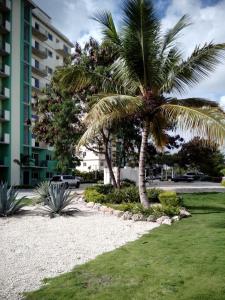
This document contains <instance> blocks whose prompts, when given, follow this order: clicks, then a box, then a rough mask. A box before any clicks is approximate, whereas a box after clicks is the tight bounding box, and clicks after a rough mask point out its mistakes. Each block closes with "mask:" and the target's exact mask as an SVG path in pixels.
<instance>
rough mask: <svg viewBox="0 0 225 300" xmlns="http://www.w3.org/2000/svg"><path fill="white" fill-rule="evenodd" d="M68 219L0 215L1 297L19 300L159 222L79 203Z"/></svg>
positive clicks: (131, 239)
mask: <svg viewBox="0 0 225 300" xmlns="http://www.w3.org/2000/svg"><path fill="white" fill-rule="evenodd" d="M75 206H76V207H77V208H79V209H80V212H79V213H77V214H75V215H74V216H73V217H56V218H53V219H50V218H49V217H47V216H41V215H23V216H16V217H11V218H8V219H4V218H0V299H1V300H3V299H4V300H5V299H8V300H15V299H22V296H21V293H22V292H23V291H30V290H34V289H37V288H39V287H40V285H41V280H42V279H43V278H46V277H53V276H56V275H58V274H60V273H62V272H68V271H70V270H71V269H72V268H73V267H74V266H75V265H78V264H82V263H84V262H86V261H88V260H90V259H93V258H95V257H96V256H97V255H99V254H101V253H103V252H107V251H111V250H113V249H115V248H117V247H120V246H121V245H124V244H125V243H127V242H129V241H133V240H135V239H137V238H138V237H139V236H141V235H142V234H144V233H146V232H148V231H149V230H151V229H153V228H155V227H157V226H159V225H158V224H156V223H149V222H133V221H124V220H121V219H119V218H117V217H115V216H112V215H104V214H102V213H100V212H97V211H93V210H88V209H87V208H86V207H85V206H84V205H83V204H82V203H76V204H75Z"/></svg>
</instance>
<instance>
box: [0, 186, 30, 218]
mask: <svg viewBox="0 0 225 300" xmlns="http://www.w3.org/2000/svg"><path fill="white" fill-rule="evenodd" d="M17 195H18V193H17V192H16V190H15V189H14V188H13V187H10V188H9V189H8V185H7V183H0V217H8V216H11V215H13V214H16V213H18V212H19V210H20V209H21V208H22V207H23V206H25V204H24V203H22V202H23V200H24V199H25V198H26V197H22V198H20V199H17Z"/></svg>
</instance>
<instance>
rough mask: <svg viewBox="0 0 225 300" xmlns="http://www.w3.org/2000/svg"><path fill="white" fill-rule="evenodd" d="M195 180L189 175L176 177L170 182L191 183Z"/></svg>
mask: <svg viewBox="0 0 225 300" xmlns="http://www.w3.org/2000/svg"><path fill="white" fill-rule="evenodd" d="M194 180H195V179H194V177H193V176H191V175H178V176H175V177H173V178H172V181H174V182H179V181H185V182H193V181H194Z"/></svg>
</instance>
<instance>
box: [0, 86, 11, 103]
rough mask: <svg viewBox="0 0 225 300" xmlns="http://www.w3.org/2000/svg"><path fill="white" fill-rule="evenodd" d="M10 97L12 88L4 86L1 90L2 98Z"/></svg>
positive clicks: (0, 98)
mask: <svg viewBox="0 0 225 300" xmlns="http://www.w3.org/2000/svg"><path fill="white" fill-rule="evenodd" d="M9 97H10V89H8V88H2V89H1V90H0V100H4V99H9Z"/></svg>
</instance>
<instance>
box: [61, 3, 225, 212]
mask: <svg viewBox="0 0 225 300" xmlns="http://www.w3.org/2000/svg"><path fill="white" fill-rule="evenodd" d="M94 19H95V20H96V21H98V22H99V23H100V24H102V26H103V35H104V39H105V41H108V42H110V43H112V44H113V46H114V49H115V51H116V54H117V59H116V61H115V62H114V63H113V64H112V66H111V67H110V72H111V74H112V78H111V79H110V80H111V82H112V84H113V83H114V82H115V83H116V84H117V86H118V85H121V86H122V87H123V91H124V94H121V93H120V94H113V95H112V93H111V94H110V93H108V94H107V89H105V88H104V87H103V88H102V90H104V92H105V94H101V95H99V101H98V102H97V103H96V104H95V105H94V106H93V108H92V109H91V110H90V112H89V114H88V115H87V117H86V120H85V122H86V124H87V125H88V128H87V131H86V132H85V134H84V135H83V137H82V139H81V142H80V144H85V143H86V142H87V141H88V140H90V139H91V138H93V136H95V135H96V133H97V132H99V130H101V129H102V128H104V127H105V126H107V125H108V124H111V123H112V122H115V121H118V120H121V119H124V118H128V117H135V118H139V120H140V122H141V126H142V142H141V148H140V156H139V194H140V200H141V203H142V204H143V206H144V207H148V206H149V201H148V199H147V194H146V186H145V178H144V177H145V152H146V145H147V141H148V139H149V137H151V139H152V140H153V141H154V142H155V145H156V146H158V147H161V148H162V147H163V146H164V145H165V144H166V143H167V134H166V128H168V126H169V125H170V124H175V126H176V128H179V129H180V130H184V131H186V130H190V132H191V133H192V134H196V135H198V136H204V137H207V138H208V139H210V140H213V141H215V142H217V143H219V144H222V143H223V142H224V138H225V113H224V111H223V110H222V109H220V108H219V107H218V105H217V103H216V102H213V101H209V100H207V99H202V98H188V99H183V98H182V99H177V98H176V97H174V96H173V95H175V94H180V95H181V94H183V93H184V92H185V91H186V90H187V88H188V87H192V86H193V85H195V84H197V83H199V81H200V80H202V79H204V78H206V77H207V76H208V75H209V74H210V73H211V72H212V71H214V70H215V67H216V65H217V64H219V63H220V62H221V61H222V60H223V59H224V57H225V55H224V54H225V44H213V43H212V42H210V43H205V44H204V45H203V46H202V47H200V46H196V47H195V49H194V51H193V53H192V54H191V55H190V56H189V57H188V58H187V59H185V60H184V59H183V58H182V52H181V51H180V50H179V49H178V48H177V46H176V43H175V42H176V38H177V37H178V36H179V33H180V32H181V30H182V29H184V28H186V27H187V26H189V25H190V22H189V17H188V16H187V15H184V16H183V17H182V18H181V19H180V20H179V21H178V22H177V24H176V25H175V26H174V27H173V28H172V29H170V30H168V31H167V32H166V33H165V34H164V35H163V36H162V35H161V29H160V23H159V20H158V19H157V18H156V16H155V13H154V9H153V5H152V3H151V2H150V1H148V0H126V1H125V2H124V5H123V18H122V29H121V30H120V31H117V29H116V26H115V24H114V21H113V18H112V15H111V13H110V12H102V13H98V14H97V15H96V16H95V17H94ZM71 78H72V81H71ZM97 80H98V78H97V76H96V74H94V73H93V72H90V71H89V70H84V69H82V68H77V67H76V66H74V67H71V69H70V71H69V72H68V70H67V71H64V72H63V70H62V72H61V82H62V83H64V84H66V83H67V84H71V83H72V85H73V88H74V89H75V90H76V89H80V88H82V87H84V86H85V85H88V84H90V82H92V83H93V82H96V81H97ZM104 81H106V80H104ZM110 92H111V91H110Z"/></svg>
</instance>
